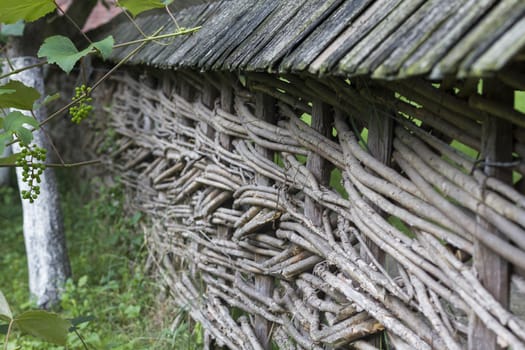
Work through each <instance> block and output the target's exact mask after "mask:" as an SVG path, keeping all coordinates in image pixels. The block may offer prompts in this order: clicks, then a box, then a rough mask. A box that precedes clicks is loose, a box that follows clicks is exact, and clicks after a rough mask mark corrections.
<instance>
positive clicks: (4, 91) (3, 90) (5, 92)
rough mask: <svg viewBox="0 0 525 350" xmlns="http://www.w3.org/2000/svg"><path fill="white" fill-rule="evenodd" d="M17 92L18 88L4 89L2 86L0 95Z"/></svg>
mask: <svg viewBox="0 0 525 350" xmlns="http://www.w3.org/2000/svg"><path fill="white" fill-rule="evenodd" d="M15 92H16V90H13V89H2V88H0V95H5V94H13V93H15Z"/></svg>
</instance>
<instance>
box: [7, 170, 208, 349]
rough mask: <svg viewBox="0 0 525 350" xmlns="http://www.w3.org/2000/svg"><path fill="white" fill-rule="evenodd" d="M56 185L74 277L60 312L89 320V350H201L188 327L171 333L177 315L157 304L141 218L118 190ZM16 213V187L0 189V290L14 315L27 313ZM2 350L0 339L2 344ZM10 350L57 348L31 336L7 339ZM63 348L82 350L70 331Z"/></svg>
mask: <svg viewBox="0 0 525 350" xmlns="http://www.w3.org/2000/svg"><path fill="white" fill-rule="evenodd" d="M69 176H70V177H69V181H62V187H63V191H62V204H63V213H64V223H65V227H66V235H67V241H68V250H69V255H70V259H71V266H72V271H73V278H72V279H71V280H68V281H67V283H66V285H65V291H64V294H63V299H62V302H61V305H60V310H58V312H59V313H60V314H61V315H62V316H63V317H65V318H75V317H79V316H90V315H92V316H94V317H95V319H94V320H92V321H90V322H87V323H84V324H82V325H81V326H80V328H81V329H80V333H81V334H82V336H83V337H84V338H85V341H86V342H87V343H88V345H89V348H90V349H115V350H127V349H160V350H162V349H200V348H202V335H201V330H200V329H199V328H198V327H194V329H193V330H191V329H189V328H190V327H189V326H188V323H187V322H183V323H181V324H180V325H179V326H177V327H176V328H175V329H170V326H171V322H172V321H173V319H175V317H176V316H177V313H180V310H179V311H178V310H176V309H174V308H171V307H169V306H167V305H164V303H161V302H159V301H158V298H157V297H156V296H157V295H159V290H158V288H157V287H156V286H155V283H154V281H153V280H152V279H151V278H149V277H148V276H147V274H146V273H145V271H144V269H143V266H144V265H145V259H146V250H145V247H144V245H143V236H142V233H141V230H140V222H141V221H142V220H144V218H142V216H141V215H140V214H139V213H126V212H125V210H124V207H123V200H124V195H123V192H122V188H121V187H120V186H115V187H111V188H107V187H98V189H97V186H96V185H95V184H94V183H91V184H87V183H82V182H80V183H81V185H78V184H76V185H73V184H75V183H77V181H76V179H74V178H71V175H69ZM21 218H22V210H21V206H20V200H19V197H18V193H17V192H16V190H14V189H12V188H0V224H1V225H2V228H3V230H2V234H1V235H0V268H1V271H2V278H1V279H0V290H2V291H3V293H4V294H5V295H6V298H7V299H8V302H9V303H10V305H11V306H12V308H13V312H14V313H15V314H17V313H20V312H22V311H25V310H28V309H31V308H32V303H31V302H30V301H29V293H28V282H27V260H26V256H25V249H24V241H23V235H22V221H21ZM0 346H2V348H3V340H0ZM9 349H24V350H33V349H34V350H37V349H38V350H41V349H43V350H46V349H49V350H51V349H63V347H57V346H53V345H50V344H47V343H42V342H40V341H38V340H36V339H35V338H32V337H30V336H20V335H19V334H18V333H17V334H16V335H15V336H13V337H12V341H10V344H9ZM68 349H84V347H83V346H82V344H81V342H80V340H79V339H78V337H77V336H76V335H75V334H74V333H70V337H69V339H68Z"/></svg>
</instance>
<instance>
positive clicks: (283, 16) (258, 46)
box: [223, 0, 308, 70]
mask: <svg viewBox="0 0 525 350" xmlns="http://www.w3.org/2000/svg"><path fill="white" fill-rule="evenodd" d="M306 1H308V0H298V1H283V2H282V3H281V5H280V6H279V7H278V8H277V9H276V11H274V12H272V14H271V15H270V16H268V17H267V18H266V20H265V21H264V23H263V24H261V26H260V27H259V28H257V30H256V31H254V32H253V33H252V34H251V35H250V36H249V37H248V38H247V39H246V40H245V41H244V42H243V43H242V44H241V45H239V47H237V48H236V49H235V50H234V51H233V52H232V53H231V54H230V56H229V57H228V58H227V59H226V60H225V61H224V63H223V68H224V69H227V70H234V69H240V68H244V65H246V64H247V63H248V62H249V61H250V60H251V59H253V58H254V57H255V56H257V55H258V54H259V52H260V51H261V50H262V49H264V47H265V46H267V45H268V44H269V43H270V41H271V40H272V39H273V38H274V37H275V36H276V35H279V33H281V32H282V31H284V30H285V26H286V25H287V24H288V22H289V21H290V20H291V19H292V18H293V17H294V16H295V15H296V14H297V12H298V11H299V10H300V9H301V8H302V7H303V6H304V4H305V3H306Z"/></svg>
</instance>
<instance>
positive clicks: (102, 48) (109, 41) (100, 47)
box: [93, 35, 115, 60]
mask: <svg viewBox="0 0 525 350" xmlns="http://www.w3.org/2000/svg"><path fill="white" fill-rule="evenodd" d="M114 44H115V39H113V36H112V35H109V36H108V37H107V38H105V39H102V40H100V41H97V42H94V43H93V47H94V48H95V49H97V51H98V52H100V55H101V56H102V58H103V59H105V60H106V59H108V58H109V56H110V55H111V52H112V51H113V45H114Z"/></svg>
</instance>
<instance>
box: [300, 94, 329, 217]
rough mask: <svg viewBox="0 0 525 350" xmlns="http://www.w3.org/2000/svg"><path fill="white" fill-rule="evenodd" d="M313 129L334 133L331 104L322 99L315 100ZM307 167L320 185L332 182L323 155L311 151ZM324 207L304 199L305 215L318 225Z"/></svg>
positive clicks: (309, 199) (322, 133) (327, 134)
mask: <svg viewBox="0 0 525 350" xmlns="http://www.w3.org/2000/svg"><path fill="white" fill-rule="evenodd" d="M311 127H312V129H314V130H315V131H317V132H319V133H320V134H321V135H323V136H326V137H330V135H331V133H332V118H331V110H330V106H329V105H327V104H326V103H323V102H322V101H321V100H315V101H314V102H313V105H312V125H311ZM306 168H307V169H308V170H310V172H311V173H312V175H313V176H314V178H315V179H316V180H317V181H318V182H319V184H320V185H325V186H326V185H328V183H329V182H330V172H331V170H332V169H331V167H330V166H329V163H328V162H327V161H326V159H324V158H323V157H321V156H319V155H317V154H316V153H312V152H310V153H309V154H308V159H307V162H306ZM322 214H323V213H322V207H321V206H319V205H318V204H316V203H315V201H313V200H312V199H311V198H310V197H306V198H305V201H304V215H305V216H306V217H307V218H309V219H310V220H312V222H313V224H314V225H316V226H319V227H321V226H322Z"/></svg>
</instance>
